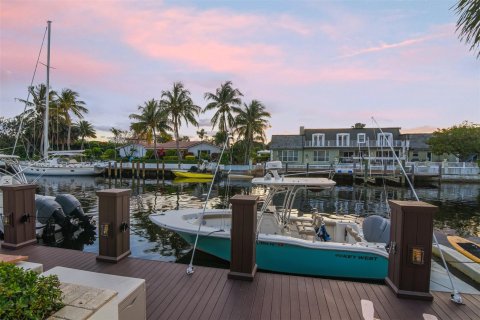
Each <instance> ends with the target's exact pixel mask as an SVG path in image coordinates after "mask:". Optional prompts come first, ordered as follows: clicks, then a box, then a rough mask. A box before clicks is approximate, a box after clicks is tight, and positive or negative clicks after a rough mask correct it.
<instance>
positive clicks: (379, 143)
mask: <svg viewBox="0 0 480 320" xmlns="http://www.w3.org/2000/svg"><path fill="white" fill-rule="evenodd" d="M391 143H392V147H403V146H404V144H405V141H403V140H393V141H391ZM304 146H305V147H314V148H315V147H318V148H321V147H339V148H352V147H384V148H388V143H387V142H386V141H384V140H367V141H358V140H350V141H348V143H347V141H345V140H343V141H337V140H325V141H323V143H322V141H312V140H306V141H305V145H304Z"/></svg>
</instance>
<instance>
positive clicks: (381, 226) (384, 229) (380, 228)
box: [362, 215, 390, 243]
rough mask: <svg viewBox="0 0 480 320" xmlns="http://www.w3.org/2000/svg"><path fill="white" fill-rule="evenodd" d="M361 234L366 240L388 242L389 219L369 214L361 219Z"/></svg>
mask: <svg viewBox="0 0 480 320" xmlns="http://www.w3.org/2000/svg"><path fill="white" fill-rule="evenodd" d="M362 229H363V235H364V237H365V240H367V241H368V242H378V243H389V242H390V220H389V219H386V218H384V217H381V216H378V215H371V216H368V217H367V218H365V220H363V224H362Z"/></svg>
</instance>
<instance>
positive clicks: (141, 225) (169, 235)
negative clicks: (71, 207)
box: [37, 177, 480, 266]
mask: <svg viewBox="0 0 480 320" xmlns="http://www.w3.org/2000/svg"><path fill="white" fill-rule="evenodd" d="M37 184H38V190H37V192H38V193H39V194H44V195H57V194H59V193H69V194H72V195H74V196H75V197H76V198H77V199H78V200H79V201H80V202H81V204H82V206H83V209H84V211H85V213H87V214H92V215H94V216H96V215H97V214H98V198H97V196H96V191H98V190H102V189H109V188H126V189H130V190H132V196H131V200H130V206H131V211H130V212H131V221H130V223H131V225H130V233H131V238H130V239H131V251H132V256H133V257H137V258H144V259H152V260H160V261H170V262H175V261H176V262H188V259H189V254H190V252H191V246H190V245H189V244H188V243H186V242H185V241H184V240H183V239H182V238H181V237H180V236H178V235H177V234H176V233H174V232H171V231H169V230H166V229H163V228H160V227H158V226H156V225H155V224H153V223H152V222H150V220H149V218H148V216H149V215H150V214H151V213H152V212H156V211H165V210H171V209H177V208H202V207H203V204H204V201H205V199H206V194H207V192H208V189H209V187H210V183H188V182H187V183H185V182H176V181H172V180H165V181H162V180H159V181H157V180H146V181H143V180H131V179H124V180H116V181H115V180H109V179H105V178H103V177H69V178H65V177H43V178H40V179H39V180H38V181H37ZM263 192H264V189H263V188H261V187H254V186H252V185H251V183H250V182H243V181H240V182H238V181H235V182H230V183H228V181H226V180H223V181H220V182H217V183H214V185H213V188H212V195H211V197H210V200H209V202H208V207H212V208H213V207H214V208H221V207H224V206H226V205H227V204H228V200H229V198H230V197H232V196H233V195H235V194H252V193H255V194H262V193H263ZM416 192H417V194H418V196H419V198H420V200H422V201H426V202H429V203H431V204H434V205H436V206H438V207H439V212H438V214H437V215H436V216H435V228H436V229H440V230H443V231H445V232H447V233H452V232H455V233H456V234H458V235H461V236H463V237H468V238H473V239H474V240H478V237H480V184H458V183H448V184H447V183H442V184H441V185H438V184H433V185H428V186H422V187H418V188H416ZM393 199H395V200H414V195H413V193H412V191H410V190H409V189H407V188H403V187H391V186H363V185H337V186H336V187H335V188H334V189H333V190H330V191H322V192H312V191H308V192H304V193H303V194H301V195H299V196H297V198H296V202H295V204H294V208H298V209H301V210H304V211H307V210H310V209H312V208H317V209H318V211H319V212H326V213H337V214H353V215H360V216H364V215H368V214H374V213H375V214H382V215H387V214H388V209H389V208H388V204H387V201H388V200H393ZM275 202H276V204H278V205H280V204H281V202H282V199H275ZM45 244H46V245H55V246H60V247H66V248H72V249H77V250H83V251H86V252H94V253H97V252H98V240H97V233H96V231H93V232H84V233H81V234H74V235H70V236H66V237H63V239H62V238H58V239H57V241H50V242H48V243H45ZM196 257H197V256H196ZM198 258H199V259H200V260H202V259H203V260H206V262H205V261H200V262H199V264H206V265H210V266H222V262H221V261H213V260H214V259H212V258H211V257H209V256H208V257H207V256H202V255H199V257H198Z"/></svg>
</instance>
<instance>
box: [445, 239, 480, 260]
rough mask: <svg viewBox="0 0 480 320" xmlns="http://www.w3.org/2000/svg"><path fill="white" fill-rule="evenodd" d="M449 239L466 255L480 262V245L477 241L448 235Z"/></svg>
mask: <svg viewBox="0 0 480 320" xmlns="http://www.w3.org/2000/svg"><path fill="white" fill-rule="evenodd" d="M447 240H448V242H450V244H451V245H452V246H453V247H454V248H455V249H456V250H457V251H458V252H460V253H461V254H463V255H464V256H465V257H467V258H469V259H470V260H472V261H473V262H476V263H480V246H479V245H478V244H477V243H475V242H473V241H470V240H467V239H465V238H462V237H458V236H447Z"/></svg>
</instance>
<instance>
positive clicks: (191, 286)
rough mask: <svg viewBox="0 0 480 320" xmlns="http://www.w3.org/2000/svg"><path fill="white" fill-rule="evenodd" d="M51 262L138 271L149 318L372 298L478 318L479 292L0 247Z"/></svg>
mask: <svg viewBox="0 0 480 320" xmlns="http://www.w3.org/2000/svg"><path fill="white" fill-rule="evenodd" d="M0 253H2V254H16V255H26V256H28V257H29V261H31V262H36V263H42V264H43V268H44V270H49V269H51V268H53V267H56V266H63V267H68V268H75V269H80V270H86V271H93V272H100V273H108V274H113V275H120V276H128V277H136V278H142V279H145V280H146V284H147V318H148V319H152V320H153V319H272V320H273V319H364V317H363V310H362V300H368V301H371V302H372V303H373V307H374V310H375V313H374V317H375V318H377V319H382V320H385V319H434V318H432V317H430V318H424V315H432V316H435V317H436V318H437V319H451V320H454V319H469V320H475V319H478V317H479V315H480V296H479V295H469V294H462V297H463V299H464V303H465V304H464V305H456V304H454V303H452V302H451V301H450V293H448V292H432V294H433V296H434V300H433V301H432V302H429V301H420V300H409V299H399V298H397V297H396V296H395V294H394V293H393V292H392V291H391V290H390V288H388V287H387V286H386V285H384V284H380V283H366V282H353V281H342V280H333V279H324V278H312V277H302V276H293V275H283V274H282V275H281V274H273V273H265V272H258V273H257V275H256V276H255V278H254V280H253V281H252V282H247V281H241V280H232V279H228V277H227V274H228V272H229V270H228V269H217V268H209V267H195V273H194V274H193V275H187V274H186V272H185V270H186V268H187V266H186V265H183V264H178V263H168V262H160V261H154V260H142V259H137V258H131V257H128V258H125V259H123V260H121V261H120V262H118V263H116V264H111V263H107V262H99V261H97V260H96V259H95V256H96V255H95V254H94V253H87V252H81V251H75V250H68V249H60V248H53V247H45V246H39V245H33V246H27V247H24V248H21V249H18V250H5V249H0Z"/></svg>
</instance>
